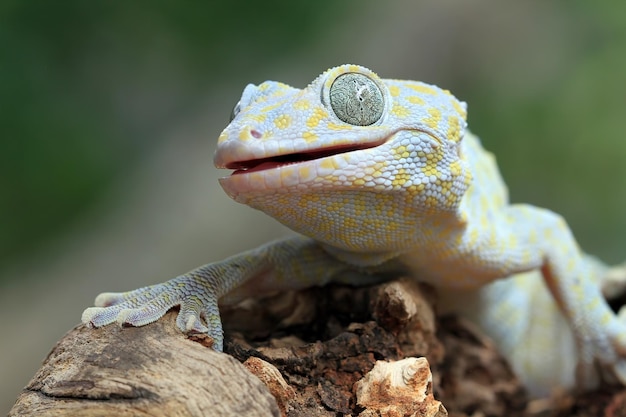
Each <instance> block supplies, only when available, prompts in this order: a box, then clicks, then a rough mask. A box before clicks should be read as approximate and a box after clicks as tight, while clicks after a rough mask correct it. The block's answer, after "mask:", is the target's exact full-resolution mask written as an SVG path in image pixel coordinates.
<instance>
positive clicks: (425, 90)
mask: <svg viewBox="0 0 626 417" xmlns="http://www.w3.org/2000/svg"><path fill="white" fill-rule="evenodd" d="M407 86H408V87H409V88H411V89H413V90H415V91H417V92H418V93H422V94H430V95H433V96H434V95H436V94H437V90H435V89H434V88H432V87H429V86H427V85H424V84H414V83H411V84H407Z"/></svg>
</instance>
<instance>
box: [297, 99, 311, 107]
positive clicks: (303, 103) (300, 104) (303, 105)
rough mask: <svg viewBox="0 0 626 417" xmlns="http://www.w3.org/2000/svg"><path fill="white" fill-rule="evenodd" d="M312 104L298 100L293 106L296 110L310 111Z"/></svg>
mask: <svg viewBox="0 0 626 417" xmlns="http://www.w3.org/2000/svg"><path fill="white" fill-rule="evenodd" d="M309 106H310V104H309V100H304V99H302V100H298V101H296V102H295V103H294V104H293V108H294V109H296V110H308V108H309Z"/></svg>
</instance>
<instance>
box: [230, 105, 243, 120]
mask: <svg viewBox="0 0 626 417" xmlns="http://www.w3.org/2000/svg"><path fill="white" fill-rule="evenodd" d="M240 111H241V100H239V101H238V102H237V104H235V106H234V107H233V110H232V111H231V112H230V120H229V122H232V121H233V119H234V118H235V117H237V115H238V114H239V112H240Z"/></svg>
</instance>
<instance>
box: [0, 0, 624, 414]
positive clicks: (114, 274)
mask: <svg viewBox="0 0 626 417" xmlns="http://www.w3.org/2000/svg"><path fill="white" fill-rule="evenodd" d="M348 62H350V63H358V64H362V65H365V66H367V67H369V68H371V69H373V70H374V71H376V72H378V73H379V74H380V75H381V76H383V77H385V78H405V79H419V80H422V81H426V82H430V83H435V84H437V85H439V86H442V87H445V88H448V89H450V90H451V91H453V93H454V94H455V95H456V96H457V97H459V98H460V99H462V100H464V101H467V102H468V103H469V124H470V128H471V129H472V130H473V131H474V132H475V133H477V134H478V135H479V136H481V138H482V139H483V142H484V144H485V146H486V147H487V148H489V149H490V150H492V151H494V152H495V153H496V155H497V157H498V161H499V164H500V167H501V170H502V171H503V174H504V176H505V179H506V181H507V183H508V184H509V187H510V189H511V198H512V200H513V201H516V202H529V203H533V204H536V205H540V206H544V207H548V208H551V209H553V210H555V211H557V212H559V213H561V214H563V215H565V217H566V218H567V219H568V221H569V222H570V224H571V225H572V227H573V229H574V232H575V234H576V235H577V237H578V238H579V240H580V241H581V244H582V246H583V247H584V248H585V249H586V250H588V251H589V252H592V253H595V254H597V255H599V256H600V257H602V258H603V259H605V260H607V261H611V262H618V261H622V260H623V258H624V255H625V254H626V237H625V234H626V216H624V215H623V213H624V212H626V82H625V81H624V75H625V74H626V3H620V2H595V3H592V2H586V1H572V0H561V1H555V2H545V1H541V0H532V1H525V2H516V3H513V2H506V3H505V4H502V2H498V1H496V0H477V1H474V2H460V1H452V0H444V1H442V0H428V1H414V0H397V1H390V2H386V3H383V2H375V1H362V0H361V1H356V0H345V1H342V2H332V1H328V0H323V1H322V0H320V1H317V2H307V1H278V0H267V1H264V2H210V3H209V2H206V3H202V2H173V1H171V2H166V1H153V2H132V3H129V2H104V1H93V2H81V1H66V0H62V1H57V2H47V1H24V2H18V1H10V0H9V1H5V2H3V4H2V5H0V187H1V191H2V192H1V193H0V326H1V327H0V328H1V329H2V331H3V333H4V337H3V338H2V341H0V375H2V378H1V381H0V412H2V411H3V410H7V411H8V409H9V408H10V406H11V404H12V402H13V401H14V399H15V397H16V396H17V394H18V392H19V390H20V389H21V387H23V386H24V385H25V384H26V383H27V381H28V378H29V377H30V376H32V374H33V373H34V371H35V370H36V369H37V368H38V367H39V364H40V361H41V360H42V359H43V358H44V356H45V354H46V353H47V352H48V351H49V349H50V348H51V347H52V346H53V344H54V342H55V341H56V340H57V339H59V338H60V337H61V336H62V334H63V333H64V331H66V330H67V329H69V328H70V327H71V326H72V325H73V324H75V323H77V322H78V321H79V319H80V314H81V312H82V310H83V309H84V308H85V307H87V306H89V305H91V303H92V302H93V298H94V297H95V295H97V294H98V293H99V292H102V291H121V290H128V289H133V288H136V287H138V286H141V285H147V284H150V283H156V282H161V281H164V280H166V279H168V278H170V277H173V276H175V275H177V274H179V273H181V272H184V271H186V270H188V269H191V268H193V267H195V266H197V265H200V264H202V263H206V262H209V261H212V260H216V259H219V258H222V257H225V256H228V255H229V254H232V253H234V252H237V251H240V250H243V249H246V248H250V247H252V246H254V245H256V244H259V243H261V242H263V241H266V240H268V239H269V238H271V237H275V236H279V235H281V234H283V233H285V231H284V229H282V228H281V227H279V226H278V225H276V223H275V222H273V221H272V220H271V219H268V218H266V217H265V216H263V215H261V214H259V213H257V212H254V211H253V210H251V209H248V208H246V207H241V206H239V205H237V204H236V203H234V202H232V201H230V200H229V199H228V197H226V196H225V195H224V193H223V192H222V191H221V190H220V188H219V186H218V185H217V181H216V179H217V178H218V177H219V176H220V175H223V174H221V173H219V172H217V170H215V169H214V168H212V162H211V158H212V152H213V149H214V142H215V140H216V138H217V136H218V135H219V132H220V131H221V130H222V129H223V127H224V126H225V125H226V124H227V122H228V117H229V114H230V111H231V109H232V106H233V105H234V104H235V103H236V102H237V100H238V98H239V94H240V93H241V90H242V89H243V87H244V86H245V84H246V83H248V82H253V83H259V82H262V81H264V80H266V79H274V80H279V81H283V82H287V83H290V84H293V85H295V86H298V87H302V86H304V85H306V84H307V83H308V82H309V81H311V80H312V79H313V78H315V77H316V76H317V75H318V74H319V73H320V72H322V71H323V70H325V69H326V68H328V67H331V66H335V65H338V64H342V63H348Z"/></svg>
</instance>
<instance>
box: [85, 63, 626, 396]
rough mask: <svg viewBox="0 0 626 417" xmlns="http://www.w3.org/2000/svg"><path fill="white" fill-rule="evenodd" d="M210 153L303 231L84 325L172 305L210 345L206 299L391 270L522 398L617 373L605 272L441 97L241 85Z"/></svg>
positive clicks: (229, 188) (339, 78)
mask: <svg viewBox="0 0 626 417" xmlns="http://www.w3.org/2000/svg"><path fill="white" fill-rule="evenodd" d="M214 161H215V164H216V166H217V167H218V168H226V169H231V170H233V171H234V172H233V173H232V174H231V175H230V176H227V177H225V178H222V179H221V180H220V183H221V185H222V187H223V188H224V190H225V191H226V193H227V194H228V195H229V196H231V197H232V198H233V199H235V200H236V201H238V202H240V203H243V204H247V205H249V206H251V207H253V208H255V209H259V210H262V211H264V212H265V213H267V214H269V215H270V216H272V217H274V218H275V219H277V220H278V221H280V222H281V223H283V224H285V225H287V226H288V227H290V228H291V229H293V230H294V231H296V232H299V233H300V234H301V235H302V236H297V237H292V238H287V239H284V240H280V241H276V242H270V243H268V244H266V245H263V246H261V247H259V248H256V249H252V250H250V251H247V252H244V253H241V254H238V255H235V256H233V257H231V258H228V259H225V260H223V261H221V262H216V263H212V264H208V265H205V266H203V267H200V268H198V269H196V270H193V271H191V272H188V273H186V274H183V275H181V276H179V277H177V278H174V279H173V280H170V281H168V282H166V283H163V284H158V285H153V286H150V287H146V288H141V289H138V290H134V291H130V292H126V293H104V294H101V295H100V296H98V298H97V299H96V302H95V304H96V306H97V307H92V308H89V309H87V310H86V311H85V312H84V313H83V321H84V322H85V323H88V324H90V325H92V326H103V325H106V324H109V323H112V322H114V321H117V322H119V323H123V324H130V325H135V326H139V325H144V324H147V323H150V322H152V321H155V320H157V319H158V318H159V317H161V316H162V315H163V314H164V313H165V312H166V311H167V310H168V309H169V308H171V307H172V306H175V305H180V306H181V309H180V313H179V315H178V319H177V325H178V327H179V328H180V329H181V330H183V331H185V332H202V333H208V334H209V335H210V336H211V337H213V339H214V341H215V347H216V349H218V350H220V349H221V347H222V340H223V334H222V328H221V323H220V318H219V309H218V306H217V301H218V299H220V298H222V299H223V300H230V301H234V300H237V299H239V298H241V297H246V296H250V295H256V294H259V293H262V292H263V291H266V290H277V289H298V288H305V287H309V286H313V285H324V284H326V283H328V282H331V281H337V282H346V283H350V284H355V285H363V284H366V283H369V282H373V281H375V280H376V277H377V276H378V274H381V273H389V272H390V271H392V272H396V271H397V272H402V273H409V274H411V275H412V276H414V277H415V278H416V279H419V280H421V281H424V282H428V283H430V284H432V285H433V286H434V287H435V288H436V289H437V291H438V293H439V297H440V304H441V308H442V310H444V311H450V312H457V313H460V314H463V315H465V316H467V317H469V318H470V319H471V320H473V321H475V322H476V323H477V324H478V325H479V326H480V327H482V328H483V330H484V331H485V332H486V333H487V334H489V335H490V336H491V337H492V338H493V339H494V341H495V342H496V345H497V346H498V348H499V349H500V350H501V351H502V353H503V354H504V355H505V357H507V359H508V360H509V361H510V363H511V365H512V367H513V369H514V371H515V372H516V373H517V374H518V375H519V376H520V378H521V379H522V381H523V382H524V383H525V384H526V386H527V387H528V388H529V390H530V391H531V393H533V394H534V395H545V394H547V393H548V392H549V390H550V389H552V388H553V387H555V386H563V387H565V388H572V387H575V386H577V387H580V388H592V387H595V386H597V384H598V382H599V381H600V379H601V378H607V377H608V378H609V379H615V378H617V380H618V381H620V382H622V383H624V382H626V361H625V355H626V323H624V322H623V321H622V320H620V319H619V318H618V316H617V315H615V314H614V313H613V312H612V310H611V309H610V308H609V306H608V305H607V303H606V301H605V299H604V297H603V295H602V287H603V283H604V282H605V279H606V277H607V276H609V275H611V273H612V272H614V270H612V269H610V268H609V267H607V266H605V265H604V264H602V263H601V262H600V261H598V260H596V259H595V258H593V257H591V256H589V255H587V254H585V253H584V252H582V251H581V249H580V248H579V247H578V244H577V243H576V241H575V239H574V237H573V235H572V233H571V231H570V229H569V228H568V226H567V224H566V223H565V221H564V220H563V219H562V218H561V217H560V216H559V215H557V214H555V213H553V212H551V211H549V210H545V209H540V208H537V207H534V206H530V205H520V204H510V203H509V201H508V195H507V188H506V186H505V184H504V182H503V181H502V179H501V176H500V173H499V171H498V168H497V166H496V162H495V158H494V157H493V155H492V154H491V153H489V152H487V151H486V150H484V149H483V147H482V145H481V143H480V141H479V139H478V138H477V137H476V136H474V135H473V134H472V133H471V132H469V131H468V130H467V129H466V105H465V103H463V102H461V101H459V100H457V99H456V98H455V97H454V96H453V95H452V94H450V93H449V92H448V91H446V90H443V89H440V88H438V87H436V86H432V85H428V84H425V83H421V82H416V81H403V80H389V79H381V78H379V77H378V76H377V75H376V74H375V73H373V72H372V71H370V70H369V69H367V68H364V67H361V66H357V65H342V66H339V67H335V68H332V69H330V70H328V71H326V72H324V73H323V74H321V75H320V76H319V77H318V78H316V79H315V80H314V81H313V82H312V83H311V84H310V85H309V86H307V87H306V88H304V89H297V88H293V87H290V86H288V85H285V84H282V83H278V82H273V81H267V82H264V83H262V84H260V85H258V86H257V85H252V84H250V85H248V86H247V87H246V88H245V90H244V92H243V94H242V97H241V100H240V101H239V103H238V105H237V106H236V107H235V109H234V111H233V118H232V120H231V122H230V124H229V125H228V126H227V127H226V128H225V129H224V131H223V132H222V134H221V135H220V137H219V139H218V148H217V151H216V153H215V157H214Z"/></svg>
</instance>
